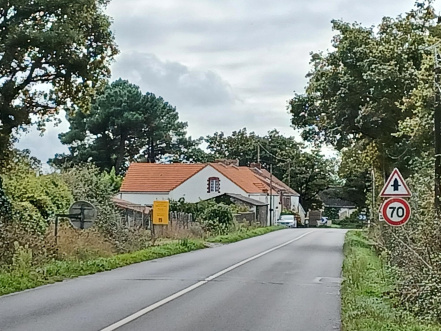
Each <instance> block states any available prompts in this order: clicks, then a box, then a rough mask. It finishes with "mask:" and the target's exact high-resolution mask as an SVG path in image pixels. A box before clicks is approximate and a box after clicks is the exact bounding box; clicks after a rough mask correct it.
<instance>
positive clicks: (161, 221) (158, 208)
mask: <svg viewBox="0 0 441 331" xmlns="http://www.w3.org/2000/svg"><path fill="white" fill-rule="evenodd" d="M169 209H170V202H169V201H168V200H164V201H153V220H152V241H153V243H155V241H156V231H155V226H156V225H168V222H169ZM161 234H162V235H163V234H164V227H161Z"/></svg>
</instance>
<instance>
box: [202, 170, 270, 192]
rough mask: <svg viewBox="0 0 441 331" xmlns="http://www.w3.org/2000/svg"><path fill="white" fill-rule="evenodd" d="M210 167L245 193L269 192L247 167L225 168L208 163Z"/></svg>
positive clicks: (267, 187) (266, 186)
mask: <svg viewBox="0 0 441 331" xmlns="http://www.w3.org/2000/svg"><path fill="white" fill-rule="evenodd" d="M210 165H211V166H212V167H213V168H214V169H216V170H217V171H219V172H220V173H221V174H222V175H224V176H225V177H227V178H228V179H229V180H231V181H232V182H233V183H235V184H236V185H237V186H239V187H240V188H241V189H242V190H244V191H245V192H247V193H267V192H269V186H268V185H266V184H265V183H264V182H263V181H262V180H260V179H259V178H258V177H257V176H256V175H255V174H254V173H253V172H252V171H251V169H250V168H248V167H236V166H231V165H230V166H226V165H224V164H222V163H210Z"/></svg>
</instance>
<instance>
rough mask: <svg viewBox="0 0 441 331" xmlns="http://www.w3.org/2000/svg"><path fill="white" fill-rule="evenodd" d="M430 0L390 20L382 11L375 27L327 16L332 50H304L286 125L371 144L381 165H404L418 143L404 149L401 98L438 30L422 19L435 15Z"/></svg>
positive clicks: (412, 85)
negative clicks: (306, 58)
mask: <svg viewBox="0 0 441 331" xmlns="http://www.w3.org/2000/svg"><path fill="white" fill-rule="evenodd" d="M432 2H433V1H425V2H424V3H421V4H419V5H418V6H417V8H416V9H414V10H412V11H411V12H409V13H408V14H407V15H404V16H399V17H398V18H396V19H392V18H388V17H386V18H384V19H383V20H382V22H381V24H380V25H379V26H378V27H377V28H374V27H369V28H366V27H363V26H362V25H361V24H358V23H355V24H350V23H346V22H342V21H333V22H332V23H333V29H334V30H335V31H336V32H337V34H336V35H335V37H334V38H333V50H332V51H331V52H329V53H314V54H313V55H312V57H311V64H312V70H311V72H310V73H309V74H308V75H307V77H308V79H309V81H308V84H307V88H306V93H304V94H296V95H295V96H294V98H293V99H292V100H290V102H289V109H290V112H291V114H292V124H293V126H294V127H295V128H297V129H303V133H302V136H303V138H304V139H305V140H307V141H312V142H316V143H321V144H323V143H326V144H330V145H332V146H334V147H335V148H336V149H338V150H340V151H341V150H344V149H345V148H356V149H359V150H366V149H370V150H371V151H373V150H375V153H374V154H372V155H371V158H370V160H371V161H373V162H377V163H381V164H382V166H383V168H385V169H386V170H390V169H389V168H390V167H391V166H392V165H395V166H396V165H397V163H398V161H401V164H400V165H401V167H402V168H406V167H407V166H408V163H407V162H408V161H409V155H410V154H412V153H411V152H414V153H416V154H418V153H419V150H418V148H413V149H409V146H408V143H409V141H410V140H411V139H412V134H411V132H410V131H409V130H407V131H403V130H401V128H402V123H403V122H405V121H407V120H408V119H409V118H412V117H413V115H414V109H413V108H412V107H410V106H409V100H411V99H412V98H414V93H415V91H416V89H417V88H418V86H419V85H420V84H421V79H420V78H421V72H422V71H423V70H424V67H425V66H427V56H431V54H432V53H431V52H432V51H431V50H430V49H428V46H430V45H431V44H432V42H434V41H435V39H434V38H435V37H436V36H439V35H440V32H441V30H440V27H439V25H431V24H429V22H430V20H431V19H433V18H434V17H435V16H434V12H433V8H432V7H431V6H430V5H431V3H432ZM428 31H430V33H428ZM432 82H433V76H432ZM403 153H404V154H403ZM402 154H403V157H400V158H398V157H397V156H400V155H402ZM406 158H407V159H406ZM371 166H372V165H371Z"/></svg>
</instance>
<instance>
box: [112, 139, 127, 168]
mask: <svg viewBox="0 0 441 331" xmlns="http://www.w3.org/2000/svg"><path fill="white" fill-rule="evenodd" d="M126 139H127V135H126V134H121V136H120V141H119V146H118V155H117V157H116V163H115V171H116V173H117V174H121V173H122V172H123V171H122V169H121V167H122V164H123V162H124V154H125V151H126Z"/></svg>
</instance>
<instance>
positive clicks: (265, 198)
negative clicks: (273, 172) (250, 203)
mask: <svg viewBox="0 0 441 331" xmlns="http://www.w3.org/2000/svg"><path fill="white" fill-rule="evenodd" d="M248 197H250V198H252V199H256V200H259V201H262V202H265V203H267V204H268V223H267V225H270V220H271V216H270V212H269V207H270V197H269V195H267V194H262V193H256V194H254V193H251V194H248ZM272 197H273V199H272V206H273V207H272V208H273V209H274V210H273V214H272V220H271V222H272V224H275V222H276V221H277V220H278V219H279V217H280V214H281V212H282V209H281V208H282V205H281V204H280V195H279V194H278V193H274V194H273V196H272Z"/></svg>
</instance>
